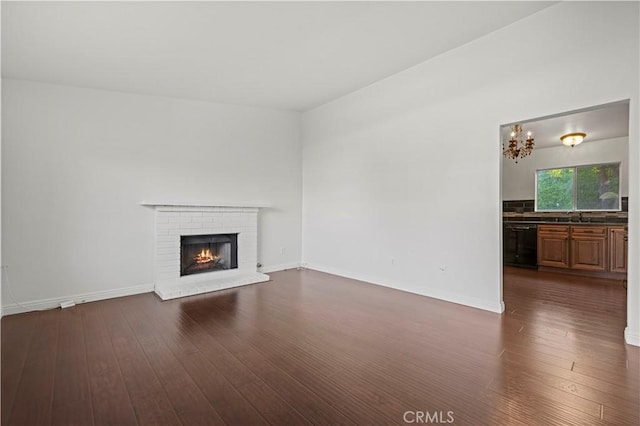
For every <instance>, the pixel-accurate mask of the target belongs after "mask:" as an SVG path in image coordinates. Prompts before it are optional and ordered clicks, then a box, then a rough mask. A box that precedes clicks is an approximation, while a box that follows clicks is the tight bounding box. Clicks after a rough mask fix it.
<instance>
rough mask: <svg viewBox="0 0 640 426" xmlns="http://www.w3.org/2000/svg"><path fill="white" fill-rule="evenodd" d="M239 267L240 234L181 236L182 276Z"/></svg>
mask: <svg viewBox="0 0 640 426" xmlns="http://www.w3.org/2000/svg"><path fill="white" fill-rule="evenodd" d="M237 268H238V234H209V235H183V236H181V237H180V276H181V277H182V276H185V275H192V274H201V273H204V272H214V271H223V270H227V269H237Z"/></svg>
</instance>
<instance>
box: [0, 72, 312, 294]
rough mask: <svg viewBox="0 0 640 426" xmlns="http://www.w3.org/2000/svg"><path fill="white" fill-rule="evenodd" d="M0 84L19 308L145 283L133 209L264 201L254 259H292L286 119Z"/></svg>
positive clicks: (10, 249) (291, 150)
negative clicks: (162, 203)
mask: <svg viewBox="0 0 640 426" xmlns="http://www.w3.org/2000/svg"><path fill="white" fill-rule="evenodd" d="M2 84H3V87H2V89H3V90H2V103H3V108H2V113H3V117H2V118H3V120H2V121H3V124H4V126H3V128H2V137H3V149H4V153H3V156H2V229H3V233H2V254H3V262H4V263H5V264H6V265H8V266H9V273H10V278H11V285H12V288H13V293H14V295H15V297H16V299H18V301H20V302H31V301H34V300H39V299H51V298H61V297H65V296H72V295H84V294H91V293H98V294H99V295H100V296H106V295H112V294H114V292H115V293H117V292H118V291H119V290H121V289H125V292H126V291H129V290H130V291H136V290H140V291H142V290H144V288H145V286H146V287H148V286H150V285H151V284H152V283H153V270H152V268H153V266H152V262H153V252H152V247H153V230H154V219H153V218H154V216H153V214H154V213H153V210H152V209H151V208H148V207H142V206H140V202H141V201H169V202H170V201H204V202H214V203H220V204H222V205H224V204H230V205H247V204H251V205H256V204H257V205H266V206H268V208H265V209H261V211H260V213H259V217H260V222H259V236H258V243H259V254H258V256H259V260H260V261H261V262H262V263H263V265H264V266H265V269H278V268H279V267H282V266H287V265H289V266H291V265H297V264H299V261H300V241H301V236H300V227H301V161H300V157H301V148H300V143H299V140H300V122H299V114H298V113H293V112H286V111H276V110H268V109H258V108H249V107H240V106H232V105H223V104H214V103H207V102H198V101H187V100H177V99H168V98H162V97H151V96H139V95H131V94H123V93H117V92H107V91H100V90H88V89H79V88H71V87H64V86H54V85H48V84H38V83H30V82H26V81H18V80H3V82H2ZM282 247H284V248H285V255H281V248H282ZM3 292H4V294H3V298H2V299H3V300H4V303H5V304H6V305H11V303H12V302H13V301H12V300H11V298H9V297H8V293H7V292H6V288H3Z"/></svg>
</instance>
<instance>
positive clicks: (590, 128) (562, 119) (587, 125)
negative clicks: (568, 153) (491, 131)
mask: <svg viewBox="0 0 640 426" xmlns="http://www.w3.org/2000/svg"><path fill="white" fill-rule="evenodd" d="M522 127H523V129H524V131H525V133H526V132H527V131H531V133H532V136H533V138H534V143H535V147H536V148H537V149H542V148H552V147H556V146H562V142H560V136H562V135H566V134H567V133H575V132H582V133H586V134H587V137H586V138H585V139H584V142H583V143H590V142H596V141H601V140H606V139H613V138H619V137H623V136H628V135H629V103H628V102H617V103H613V104H609V105H603V106H599V107H597V108H591V109H587V110H583V111H579V112H573V113H567V114H564V115H558V116H553V117H549V118H542V119H537V120H531V121H529V120H528V121H525V122H523V123H522ZM510 133H511V129H510V127H509V126H505V127H503V128H502V140H503V143H505V145H506V141H508V140H509V139H510V137H509V136H510Z"/></svg>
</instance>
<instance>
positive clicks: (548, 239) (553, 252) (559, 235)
mask: <svg viewBox="0 0 640 426" xmlns="http://www.w3.org/2000/svg"><path fill="white" fill-rule="evenodd" d="M538 265H541V266H555V267H557V268H568V267H569V229H568V227H567V226H551V225H545V226H542V225H541V226H539V227H538Z"/></svg>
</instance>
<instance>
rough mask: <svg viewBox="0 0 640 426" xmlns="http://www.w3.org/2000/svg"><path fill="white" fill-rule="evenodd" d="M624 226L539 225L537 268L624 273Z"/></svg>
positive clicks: (625, 251) (625, 257) (625, 260)
mask: <svg viewBox="0 0 640 426" xmlns="http://www.w3.org/2000/svg"><path fill="white" fill-rule="evenodd" d="M626 235H627V233H626V229H625V227H624V226H605V225H601V226H600V225H548V224H544V225H539V226H538V265H539V266H551V267H555V268H565V269H572V270H582V271H592V272H607V273H608V272H613V273H626V272H627V241H626Z"/></svg>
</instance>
